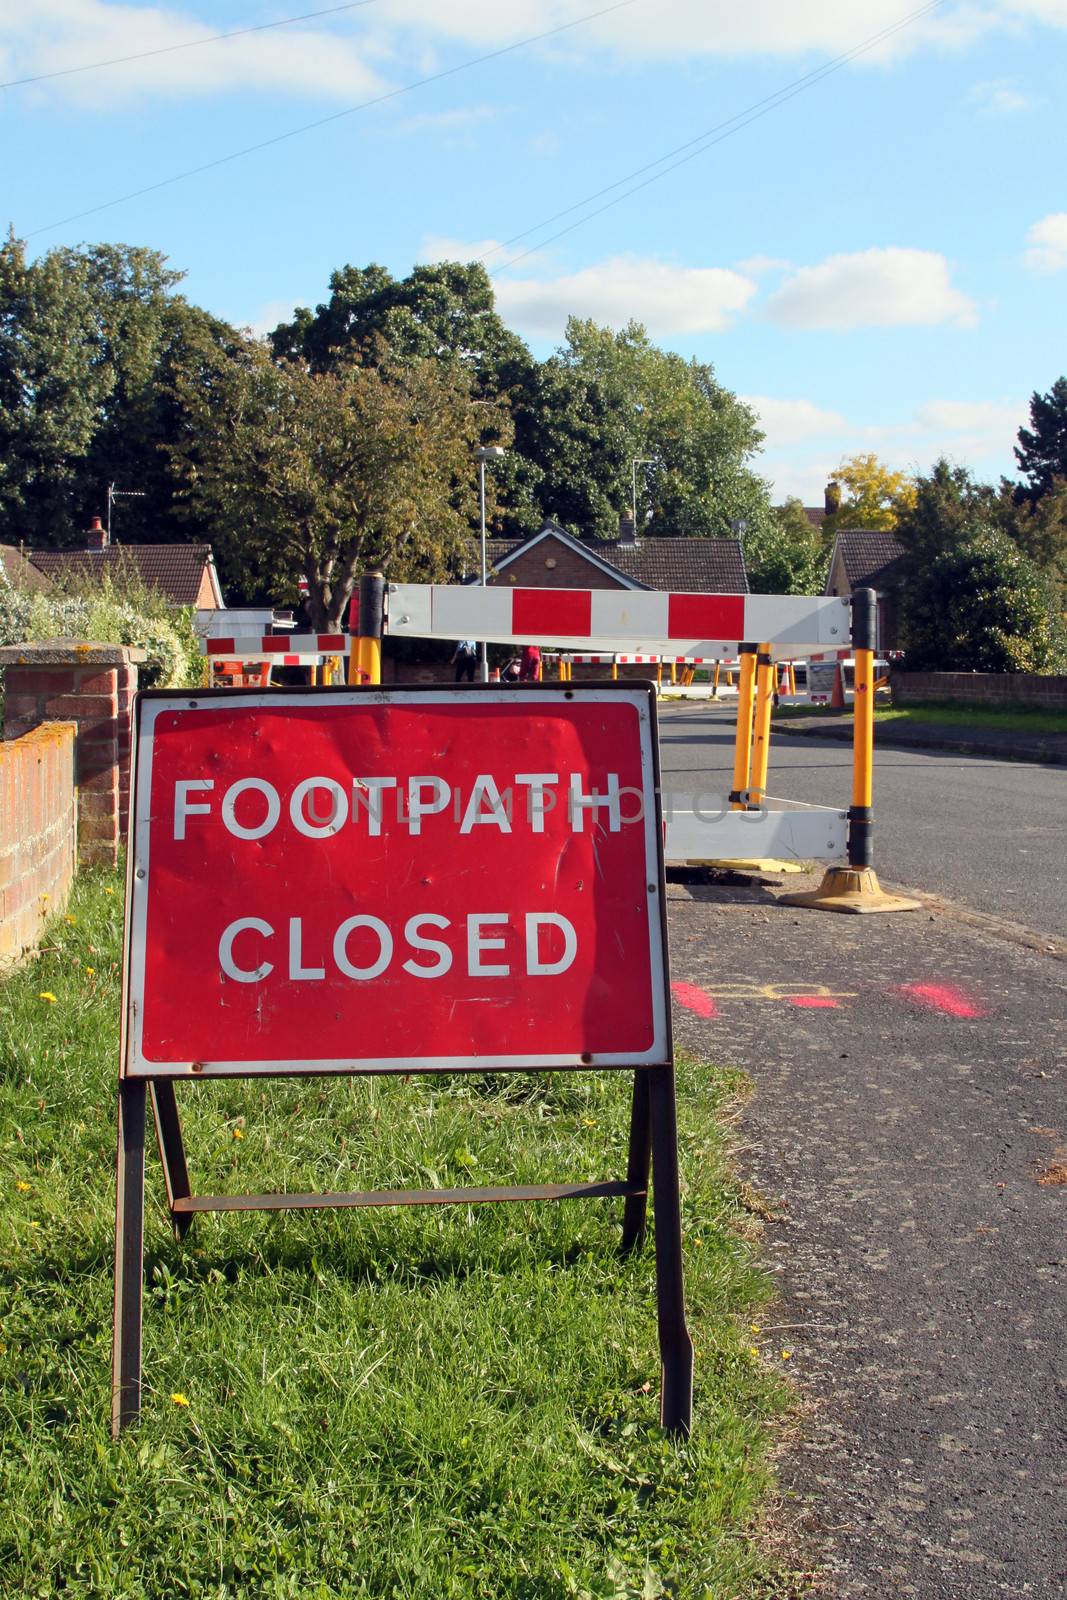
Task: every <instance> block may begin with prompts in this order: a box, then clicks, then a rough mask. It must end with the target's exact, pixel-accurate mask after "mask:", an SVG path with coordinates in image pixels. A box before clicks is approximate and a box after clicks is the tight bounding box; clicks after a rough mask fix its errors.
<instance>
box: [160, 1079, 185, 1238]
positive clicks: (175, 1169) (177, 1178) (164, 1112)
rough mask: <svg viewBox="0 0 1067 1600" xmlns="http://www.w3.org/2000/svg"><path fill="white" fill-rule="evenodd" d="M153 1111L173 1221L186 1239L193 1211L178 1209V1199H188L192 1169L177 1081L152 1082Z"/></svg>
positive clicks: (172, 1225)
mask: <svg viewBox="0 0 1067 1600" xmlns="http://www.w3.org/2000/svg"><path fill="white" fill-rule="evenodd" d="M152 1112H153V1115H154V1117H155V1122H156V1143H157V1144H158V1145H159V1159H160V1161H161V1162H162V1164H163V1179H164V1182H165V1183H166V1186H167V1205H168V1206H169V1207H170V1225H171V1227H172V1228H173V1229H174V1237H175V1238H176V1239H184V1238H185V1235H186V1234H187V1233H188V1232H189V1224H190V1223H191V1222H192V1220H193V1216H192V1212H190V1211H186V1212H183V1213H179V1214H178V1215H177V1216H176V1215H175V1213H174V1202H175V1200H188V1198H189V1196H190V1194H191V1193H192V1191H191V1189H190V1188H189V1169H188V1167H187V1166H186V1164H185V1145H184V1143H183V1142H182V1125H181V1122H180V1121H179V1119H178V1101H177V1098H176V1097H175V1094H174V1084H173V1083H172V1082H171V1080H170V1079H169V1078H157V1079H155V1080H154V1081H153V1083H152Z"/></svg>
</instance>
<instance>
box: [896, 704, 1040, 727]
mask: <svg viewBox="0 0 1067 1600" xmlns="http://www.w3.org/2000/svg"><path fill="white" fill-rule="evenodd" d="M874 715H875V718H876V719H877V720H878V721H879V722H898V723H899V722H903V723H905V724H909V723H917V724H924V723H931V722H938V723H942V724H943V725H945V726H948V727H953V728H1004V729H1006V730H1007V731H1008V732H1011V733H1067V711H1036V710H1033V709H1032V708H1031V707H1030V706H971V705H961V704H960V703H959V702H958V701H957V702H951V701H939V702H936V703H935V702H934V701H926V702H924V703H923V704H922V705H921V706H887V707H886V708H885V710H884V711H883V710H876V711H875V713H874Z"/></svg>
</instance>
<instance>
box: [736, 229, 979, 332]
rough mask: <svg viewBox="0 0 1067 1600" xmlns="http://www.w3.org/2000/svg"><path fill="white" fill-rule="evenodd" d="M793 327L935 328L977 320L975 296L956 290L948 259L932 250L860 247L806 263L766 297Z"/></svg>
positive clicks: (776, 315)
mask: <svg viewBox="0 0 1067 1600" xmlns="http://www.w3.org/2000/svg"><path fill="white" fill-rule="evenodd" d="M767 312H768V315H769V316H770V317H771V318H772V320H773V321H775V322H778V323H781V324H783V325H784V326H785V327H789V328H832V329H838V330H847V329H851V328H893V327H897V328H900V327H932V326H934V325H935V324H937V323H941V322H953V323H956V324H957V325H959V326H961V327H970V326H972V325H973V324H974V322H975V321H976V316H975V306H974V302H973V301H972V300H969V299H968V298H967V296H966V295H964V294H961V293H960V291H959V290H958V289H954V288H953V287H952V284H951V282H950V279H949V268H948V262H947V261H946V260H945V257H944V256H942V255H939V254H937V253H936V252H935V251H932V250H904V249H886V250H879V249H873V250H861V251H859V252H857V253H856V254H854V255H834V256H828V257H827V258H826V260H825V261H822V262H820V263H819V265H818V266H814V267H801V268H799V269H798V271H796V272H795V273H794V274H793V276H792V277H791V278H788V279H787V280H786V282H785V283H784V284H783V285H782V286H781V288H780V289H778V290H776V291H775V293H774V294H772V295H771V297H770V299H769V300H768V302H767Z"/></svg>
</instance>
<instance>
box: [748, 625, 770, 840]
mask: <svg viewBox="0 0 1067 1600" xmlns="http://www.w3.org/2000/svg"><path fill="white" fill-rule="evenodd" d="M773 701H774V661H773V660H772V658H771V647H770V645H769V644H761V645H760V647H759V652H758V654H757V656H756V720H755V724H754V726H753V730H752V774H751V782H750V784H749V791H748V809H749V810H750V811H758V810H759V807H760V805H761V804H762V801H763V796H764V794H765V793H766V790H767V767H768V764H769V762H770V753H771V706H772V704H773Z"/></svg>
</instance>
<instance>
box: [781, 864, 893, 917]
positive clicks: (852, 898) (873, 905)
mask: <svg viewBox="0 0 1067 1600" xmlns="http://www.w3.org/2000/svg"><path fill="white" fill-rule="evenodd" d="M778 903H779V905H783V906H808V907H810V908H811V910H813V911H851V912H863V911H919V910H920V909H921V904H920V902H919V901H918V900H906V899H905V898H904V897H903V896H902V895H898V894H885V893H884V891H883V889H882V886H881V884H880V883H879V882H878V874H877V872H875V870H874V868H873V867H828V868H827V869H826V871H825V873H824V874H823V880H822V882H821V883H820V885H819V887H818V888H817V889H809V890H808V891H807V892H806V893H802V894H783V895H782V896H781V897H780V899H779V902H778Z"/></svg>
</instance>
